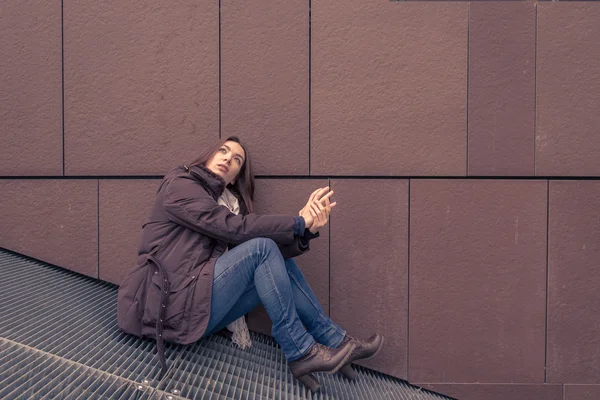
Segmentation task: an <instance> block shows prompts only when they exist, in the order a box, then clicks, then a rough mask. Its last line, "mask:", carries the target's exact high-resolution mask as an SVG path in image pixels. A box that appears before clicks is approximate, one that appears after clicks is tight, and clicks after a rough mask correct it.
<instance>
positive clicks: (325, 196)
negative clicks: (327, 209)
mask: <svg viewBox="0 0 600 400" xmlns="http://www.w3.org/2000/svg"><path fill="white" fill-rule="evenodd" d="M331 196H333V190H330V191H329V192H327V193H325V194H324V195H323V196H321V198H320V199H319V201H325V200H327V199H328V198H330V197H331Z"/></svg>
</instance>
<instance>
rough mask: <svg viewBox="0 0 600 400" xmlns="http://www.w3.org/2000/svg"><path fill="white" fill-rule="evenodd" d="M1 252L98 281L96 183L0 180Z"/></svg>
mask: <svg viewBox="0 0 600 400" xmlns="http://www.w3.org/2000/svg"><path fill="white" fill-rule="evenodd" d="M0 193H1V194H2V195H1V196H0V226H1V227H2V229H0V246H1V247H4V248H7V249H9V250H13V251H16V252H19V253H22V254H25V255H28V256H31V257H35V258H38V259H40V260H43V261H47V262H49V263H52V264H56V265H58V266H61V267H64V268H68V269H70V270H73V271H76V272H79V273H81V274H85V275H89V276H92V277H94V278H97V277H98V181H96V180H72V181H69V180H47V179H39V180H38V179H36V180H0Z"/></svg>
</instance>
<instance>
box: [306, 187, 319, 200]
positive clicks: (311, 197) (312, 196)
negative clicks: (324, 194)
mask: <svg viewBox="0 0 600 400" xmlns="http://www.w3.org/2000/svg"><path fill="white" fill-rule="evenodd" d="M321 189H322V188H318V189H316V190H315V191H314V192H312V193H311V195H310V197H309V198H308V202H309V203H311V202H312V201H313V200H314V199H315V196H316V195H317V193H319V191H320V190H321Z"/></svg>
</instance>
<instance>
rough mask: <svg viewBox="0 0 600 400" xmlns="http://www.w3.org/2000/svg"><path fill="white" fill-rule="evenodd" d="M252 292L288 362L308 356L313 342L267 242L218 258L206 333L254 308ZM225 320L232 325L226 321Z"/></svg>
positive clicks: (249, 244)
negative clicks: (267, 316)
mask: <svg viewBox="0 0 600 400" xmlns="http://www.w3.org/2000/svg"><path fill="white" fill-rule="evenodd" d="M253 291H256V294H257V296H258V298H259V299H260V301H261V302H262V304H263V305H264V307H265V309H266V310H267V313H268V314H269V317H270V318H271V321H273V330H272V333H273V337H274V338H275V340H277V342H278V343H279V345H280V346H281V349H282V350H283V352H284V354H285V356H286V358H287V360H288V361H294V360H297V359H299V358H300V357H302V356H303V355H305V354H306V353H308V351H309V350H310V349H311V347H312V346H313V345H314V343H315V340H314V339H313V337H312V336H311V335H310V334H309V333H308V332H307V331H306V329H305V328H304V326H303V325H302V321H301V320H300V318H299V317H298V313H297V312H296V305H295V303H294V295H293V291H292V285H291V283H290V277H289V275H288V272H287V269H286V266H285V262H284V260H283V257H282V255H281V252H280V251H279V249H278V247H277V245H276V244H275V242H273V241H272V240H270V239H264V238H258V239H252V240H249V241H247V242H244V243H242V244H240V245H238V246H237V247H235V248H234V249H232V250H230V251H228V252H227V253H225V254H223V255H222V256H221V257H219V259H218V260H217V263H216V264H215V275H214V278H213V293H212V300H211V316H210V320H209V323H208V327H207V332H209V333H210V332H213V331H214V330H215V328H217V327H218V326H222V325H223V324H224V323H225V324H227V323H229V322H231V321H233V320H235V319H237V318H239V317H240V316H242V315H244V314H246V313H247V312H248V311H250V310H251V309H252V308H254V306H256V297H255V296H254V295H253ZM240 299H241V300H242V301H241V302H240ZM225 317H227V319H231V321H225V320H224V318H225Z"/></svg>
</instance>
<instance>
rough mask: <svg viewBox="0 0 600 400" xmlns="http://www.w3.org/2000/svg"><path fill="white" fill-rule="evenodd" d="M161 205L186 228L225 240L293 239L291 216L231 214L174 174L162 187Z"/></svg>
mask: <svg viewBox="0 0 600 400" xmlns="http://www.w3.org/2000/svg"><path fill="white" fill-rule="evenodd" d="M163 190H164V194H163V196H164V197H163V207H164V210H165V213H166V214H167V216H168V218H169V219H170V220H171V221H173V222H175V223H177V224H180V225H183V226H185V227H186V228H189V229H192V230H194V231H197V232H200V233H202V234H204V235H206V236H209V237H212V238H215V239H217V240H220V241H224V242H227V243H236V244H237V243H242V242H245V241H247V240H250V239H254V238H257V237H266V238H270V239H273V240H274V241H275V242H276V243H277V244H281V245H286V244H291V243H293V241H294V225H295V219H294V217H292V216H284V215H260V214H249V215H245V216H244V215H241V214H239V215H235V214H233V213H232V212H230V211H229V210H228V209H227V207H225V206H221V205H219V204H217V202H216V201H215V200H214V199H213V198H212V197H211V196H210V195H209V194H208V192H207V191H206V190H205V189H204V188H203V187H202V186H201V185H200V184H199V183H197V182H195V181H194V180H191V179H189V178H186V177H175V178H173V179H171V180H170V181H169V182H167V184H166V185H165V186H164V188H163Z"/></svg>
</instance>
